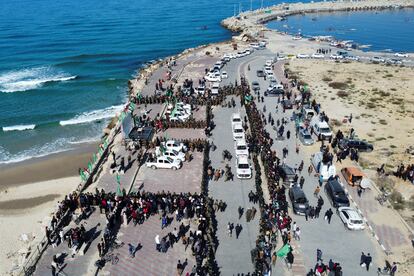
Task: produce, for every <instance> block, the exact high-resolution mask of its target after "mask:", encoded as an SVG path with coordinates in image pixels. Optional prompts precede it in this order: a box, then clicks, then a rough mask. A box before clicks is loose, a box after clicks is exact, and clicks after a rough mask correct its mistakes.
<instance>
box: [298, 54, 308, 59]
mask: <svg viewBox="0 0 414 276" xmlns="http://www.w3.org/2000/svg"><path fill="white" fill-rule="evenodd" d="M296 57H297V58H309V55H308V54H297V55H296Z"/></svg>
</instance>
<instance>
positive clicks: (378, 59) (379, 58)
mask: <svg viewBox="0 0 414 276" xmlns="http://www.w3.org/2000/svg"><path fill="white" fill-rule="evenodd" d="M371 61H372V62H374V63H382V62H385V59H383V58H382V57H377V56H375V57H372V58H371Z"/></svg>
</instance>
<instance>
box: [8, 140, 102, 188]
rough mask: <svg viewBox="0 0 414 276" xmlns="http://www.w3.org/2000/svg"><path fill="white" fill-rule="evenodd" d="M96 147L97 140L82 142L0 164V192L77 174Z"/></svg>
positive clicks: (85, 164) (85, 165)
mask: <svg viewBox="0 0 414 276" xmlns="http://www.w3.org/2000/svg"><path fill="white" fill-rule="evenodd" d="M97 147H98V143H97V142H96V143H88V144H82V145H80V146H79V148H77V149H74V150H69V151H66V152H62V153H56V154H51V155H48V156H45V157H40V158H33V159H30V160H27V161H23V162H19V163H13V164H7V165H3V166H0V183H1V184H0V192H3V191H4V190H6V189H8V188H10V187H14V186H17V185H21V184H27V183H33V182H40V181H46V180H51V179H58V178H63V177H69V176H75V175H78V170H79V168H80V167H82V168H84V167H87V164H88V161H89V160H90V159H91V156H92V154H93V153H94V152H96V151H97Z"/></svg>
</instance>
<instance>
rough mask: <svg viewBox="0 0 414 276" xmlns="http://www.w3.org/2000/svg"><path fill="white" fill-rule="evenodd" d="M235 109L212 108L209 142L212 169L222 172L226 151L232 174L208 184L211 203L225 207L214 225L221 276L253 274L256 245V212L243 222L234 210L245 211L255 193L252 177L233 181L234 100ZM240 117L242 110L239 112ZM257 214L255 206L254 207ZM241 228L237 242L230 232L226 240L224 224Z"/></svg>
mask: <svg viewBox="0 0 414 276" xmlns="http://www.w3.org/2000/svg"><path fill="white" fill-rule="evenodd" d="M236 101H237V102H238V106H237V107H236V108H234V109H233V108H231V109H230V108H222V107H216V108H215V109H214V116H215V119H214V122H215V124H216V128H215V129H214V131H213V136H212V137H211V140H212V141H213V142H214V144H215V145H216V146H217V149H216V150H215V151H213V152H211V154H210V159H211V163H212V164H211V165H212V166H213V168H221V169H224V166H225V163H224V162H222V152H223V150H225V149H227V150H229V151H230V152H231V154H232V155H233V158H232V160H231V161H230V162H227V163H228V164H229V165H230V167H231V169H232V172H233V174H234V175H235V177H234V181H227V182H225V181H224V177H221V178H220V179H219V181H210V183H209V193H210V196H211V197H212V198H214V199H219V200H223V201H224V202H226V203H227V208H226V210H225V212H217V213H216V217H217V221H218V229H217V237H218V239H219V243H220V244H219V247H218V248H217V251H216V259H217V262H218V265H219V267H220V271H221V273H222V275H237V274H238V273H248V272H253V271H254V267H253V264H252V261H251V255H250V251H251V250H252V249H253V248H254V247H255V245H256V238H257V235H258V232H259V212H257V214H256V216H255V219H254V220H252V221H250V222H246V217H245V216H244V215H243V217H242V218H241V219H238V207H239V206H241V207H242V208H244V210H245V211H246V210H247V209H248V208H251V207H252V206H253V204H252V203H249V200H248V194H249V192H250V191H251V190H253V191H255V185H254V177H253V178H251V179H248V180H240V179H237V177H236V156H235V153H234V149H233V147H234V142H233V137H232V133H231V122H230V118H231V114H232V113H233V112H236V111H237V110H239V107H240V105H239V104H240V101H239V100H238V99H236ZM241 111H242V114H244V109H243V110H241ZM254 206H255V208H256V209H257V210H259V206H258V205H257V204H256V205H254ZM228 222H230V223H234V226H236V224H237V223H239V224H241V225H242V227H243V229H242V231H241V233H240V236H239V238H238V239H236V235H235V233H234V231H233V236H232V237H229V236H228V233H227V223H228Z"/></svg>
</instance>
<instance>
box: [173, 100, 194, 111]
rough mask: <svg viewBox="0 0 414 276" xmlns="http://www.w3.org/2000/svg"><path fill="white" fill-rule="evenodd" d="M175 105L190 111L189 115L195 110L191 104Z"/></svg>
mask: <svg viewBox="0 0 414 276" xmlns="http://www.w3.org/2000/svg"><path fill="white" fill-rule="evenodd" d="M175 105H176V106H178V107H181V108H183V109H185V110H187V111H188V112H187V113H189V114H190V113H191V111H192V110H193V108H192V107H191V104H185V103H183V102H178V103H176V104H175Z"/></svg>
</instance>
